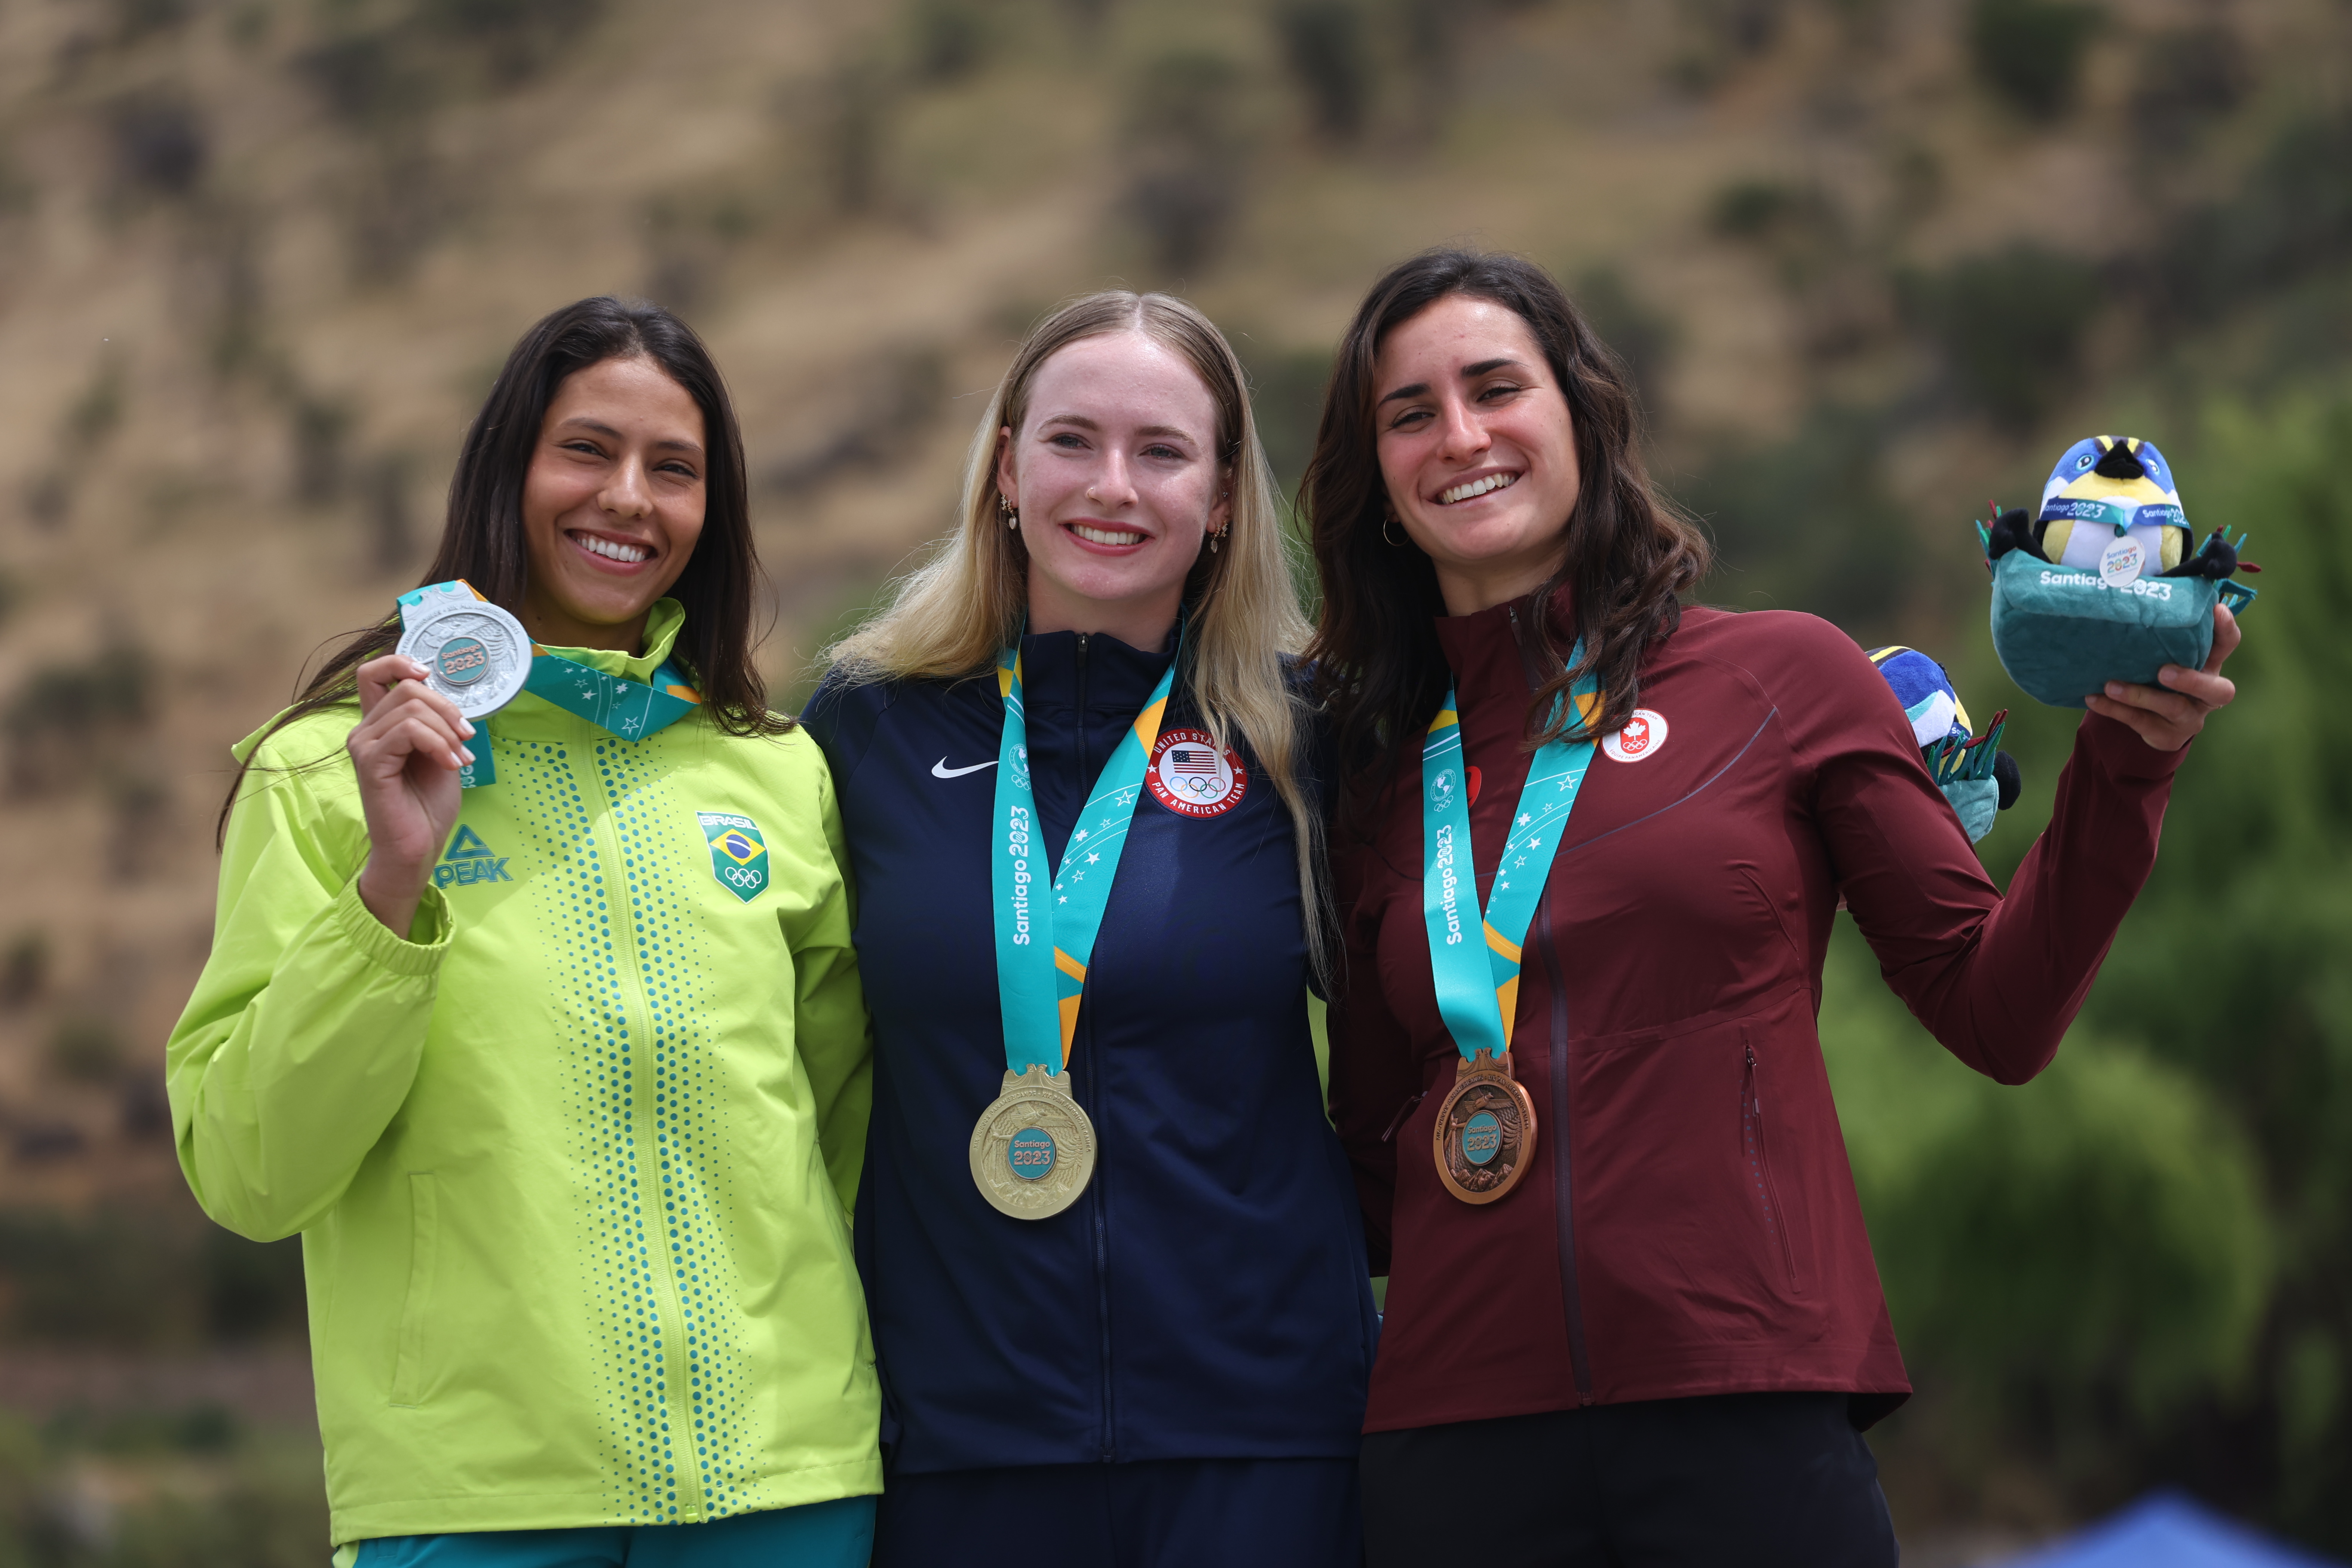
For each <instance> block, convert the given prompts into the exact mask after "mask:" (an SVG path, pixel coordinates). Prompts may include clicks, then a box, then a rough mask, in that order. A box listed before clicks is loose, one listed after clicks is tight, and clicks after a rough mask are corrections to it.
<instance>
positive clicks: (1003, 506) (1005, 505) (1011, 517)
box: [996, 490, 1021, 528]
mask: <svg viewBox="0 0 2352 1568" xmlns="http://www.w3.org/2000/svg"><path fill="white" fill-rule="evenodd" d="M996 515H997V516H999V517H1001V518H1003V520H1004V526H1005V527H1007V528H1019V527H1020V526H1021V509H1020V508H1019V507H1017V506H1014V505H1013V503H1012V502H1011V501H1009V500H1005V499H1004V492H1003V491H1002V490H999V491H997V493H996Z"/></svg>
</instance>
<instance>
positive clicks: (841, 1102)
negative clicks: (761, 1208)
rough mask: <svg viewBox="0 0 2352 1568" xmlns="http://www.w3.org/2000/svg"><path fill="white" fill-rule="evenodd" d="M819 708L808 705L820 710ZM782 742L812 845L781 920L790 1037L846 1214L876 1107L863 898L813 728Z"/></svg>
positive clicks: (802, 838)
mask: <svg viewBox="0 0 2352 1568" xmlns="http://www.w3.org/2000/svg"><path fill="white" fill-rule="evenodd" d="M815 706H816V705H815V704H814V703H812V704H811V708H812V709H814V707H815ZM782 743H783V744H784V745H785V747H786V748H787V749H788V750H790V751H793V752H800V753H802V754H803V756H804V757H805V762H804V763H803V766H802V767H801V768H800V769H796V770H795V778H794V784H795V786H796V788H795V795H796V796H797V798H798V799H800V800H801V801H803V802H804V803H805V809H806V810H807V811H808V812H809V813H810V820H807V821H805V822H803V823H800V824H796V825H795V826H796V828H797V829H798V831H797V832H796V833H795V834H794V835H793V837H794V838H795V839H796V840H798V841H799V842H801V843H803V845H804V846H805V847H806V859H805V864H804V865H803V868H802V871H803V875H805V876H806V877H807V878H808V879H809V887H808V888H807V889H806V896H805V897H803V898H799V899H789V900H785V901H784V902H783V904H782V906H781V909H782V912H781V913H780V914H779V916H778V919H779V921H780V922H781V924H782V931H783V938H784V945H785V947H786V948H787V949H788V950H789V951H790V952H791V954H792V963H793V1044H794V1048H795V1049H796V1050H797V1051H798V1052H799V1054H800V1058H801V1066H802V1070H803V1071H804V1072H806V1073H807V1074H808V1081H809V1089H810V1091H811V1093H812V1094H813V1095H814V1099H815V1102H816V1119H817V1142H818V1143H819V1145H820V1146H821V1147H822V1148H823V1150H824V1165H825V1173H826V1174H827V1176H829V1177H830V1178H831V1180H832V1182H833V1185H834V1190H835V1192H836V1193H837V1194H839V1195H840V1198H841V1205H842V1208H843V1210H844V1212H847V1211H848V1210H849V1209H850V1208H851V1207H852V1206H853V1205H855V1203H856V1197H857V1178H858V1173H859V1172H860V1171H861V1170H862V1169H863V1168H864V1165H865V1162H866V1120H867V1117H868V1116H869V1114H870V1113H871V1111H872V1110H873V1104H874V1037H873V1027H872V1025H871V1023H870V1021H869V1020H868V1019H867V1017H866V990H865V986H864V984H862V983H861V981H860V980H859V978H858V973H857V950H856V947H855V946H854V945H852V942H851V938H852V936H853V934H854V933H855V931H856V922H857V914H856V892H855V889H854V887H853V885H852V883H851V881H850V869H849V864H850V862H849V840H848V837H847V835H846V834H845V832H844V830H843V827H842V820H841V802H840V799H839V796H838V795H837V794H836V793H835V784H834V773H833V769H832V768H831V766H829V765H828V759H827V758H826V756H825V755H824V753H823V752H820V751H819V750H818V736H817V734H816V732H815V726H814V725H810V724H805V723H804V725H803V731H801V732H796V733H788V734H786V735H785V736H783V737H782Z"/></svg>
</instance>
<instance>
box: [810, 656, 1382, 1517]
mask: <svg viewBox="0 0 2352 1568" xmlns="http://www.w3.org/2000/svg"><path fill="white" fill-rule="evenodd" d="M1022 647H1023V658H1024V665H1023V681H1024V697H1025V700H1026V707H1027V716H1028V730H1029V752H1030V763H1031V766H1030V773H1031V777H1032V779H1033V781H1034V789H1035V792H1036V800H1037V813H1038V817H1039V820H1040V825H1041V826H1042V827H1043V830H1044V837H1045V845H1046V848H1047V851H1048V853H1049V854H1050V855H1051V856H1052V858H1053V864H1054V865H1055V868H1057V869H1058V868H1059V866H1060V864H1061V855H1062V849H1063V846H1064V845H1065V843H1066V841H1067V839H1068V837H1069V833H1070V830H1071V827H1072V825H1073V824H1074V822H1075V821H1076V816H1077V814H1078V811H1079V809H1080V807H1081V806H1083V805H1084V804H1085V802H1086V799H1087V793H1088V788H1089V786H1090V785H1091V784H1093V783H1094V781H1095V778H1096V776H1097V774H1098V773H1100V772H1101V770H1102V767H1103V764H1104V763H1105V762H1107V761H1108V758H1109V756H1110V753H1111V750H1112V748H1113V747H1114V746H1116V745H1117V744H1118V740H1119V738H1120V736H1121V735H1123V734H1124V733H1125V732H1126V731H1127V730H1128V728H1129V726H1130V725H1131V724H1132V723H1133V722H1134V721H1135V717H1136V715H1137V714H1138V713H1139V712H1140V711H1141V710H1142V708H1143V704H1144V701H1145V700H1146V699H1147V698H1148V697H1149V696H1150V693H1151V689H1152V687H1153V686H1154V685H1155V684H1157V682H1158V681H1159V679H1160V672H1161V671H1162V670H1163V669H1165V668H1167V662H1168V657H1167V656H1166V655H1164V654H1144V653H1139V652H1138V651H1136V650H1135V649H1134V648H1132V647H1129V646H1127V645H1126V644H1124V643H1121V642H1118V641H1117V640H1115V639H1114V638H1111V637H1106V636H1103V635H1101V634H1094V635H1091V636H1088V635H1085V634H1079V633H1074V632H1056V633H1049V634H1046V635H1043V636H1037V637H1028V638H1026V639H1024V643H1023V645H1022ZM992 673H993V672H991V674H992ZM804 718H805V719H806V721H807V723H808V725H809V728H810V730H811V731H812V732H813V733H814V735H815V737H816V739H817V740H818V742H820V743H821V744H822V745H823V746H824V751H825V754H826V755H827V757H829V758H830V759H831V761H832V763H833V774H834V781H835V787H836V790H837V792H838V793H839V795H840V797H841V805H842V815H843V817H844V820H845V824H846V826H847V828H848V834H849V846H850V859H851V867H852V874H853V876H854V878H855V879H856V891H857V924H856V942H857V952H858V962H859V964H860V966H861V969H862V971H863V973H864V976H865V981H866V1000H867V1003H868V1005H869V1006H870V1007H871V1008H872V1011H873V1016H874V1039H875V1047H876V1048H875V1075H874V1121H873V1128H872V1131H871V1133H870V1134H869V1136H868V1139H867V1142H866V1172H865V1177H864V1179H863V1181H862V1182H861V1184H859V1187H858V1193H857V1215H856V1251H857V1261H858V1266H859V1268H861V1269H862V1270H863V1272H864V1275H865V1280H866V1303H867V1306H868V1308H869V1309H870V1310H871V1313H872V1316H873V1321H874V1340H875V1347H876V1352H877V1356H878V1359H879V1361H880V1365H881V1373H882V1386H883V1399H884V1414H883V1421H882V1440H883V1442H884V1444H885V1445H886V1447H887V1451H888V1457H889V1462H890V1465H891V1467H892V1468H894V1469H896V1470H899V1471H905V1472H909V1473H912V1472H921V1471H938V1470H958V1469H971V1468H988V1467H994V1466H1010V1465H1060V1464H1077V1463H1090V1462H1104V1461H1113V1460H1130V1459H1180V1458H1353V1457H1354V1455H1355V1453H1356V1450H1357V1447H1358V1444H1359V1441H1360V1437H1359V1434H1360V1430H1361V1427H1362V1422H1363V1413H1364V1393H1365V1384H1366V1377H1367V1373H1368V1371H1369V1369H1370V1363H1371V1354H1372V1343H1373V1336H1374V1320H1373V1316H1372V1303H1371V1296H1370V1289H1368V1281H1367V1279H1366V1270H1365V1267H1364V1245H1363V1237H1362V1230H1361V1225H1360V1219H1359V1217H1358V1213H1357V1207H1356V1200H1355V1194H1354V1189H1353V1185H1352V1183H1351V1179H1350V1176H1349V1167H1348V1163H1347V1160H1346V1158H1345V1157H1344V1155H1343V1154H1342V1153H1341V1152H1340V1149H1339V1141H1338V1139H1337V1137H1336V1136H1335V1135H1334V1134H1333V1132H1332V1131H1331V1128H1330V1125H1329V1123H1328V1122H1327V1121H1325V1119H1324V1113H1323V1105H1322V1100H1321V1096H1320V1094H1319V1092H1318V1089H1317V1086H1316V1079H1315V1059H1314V1047H1313V1043H1312V1040H1311V1038H1310V1037H1309V1035H1308V1031H1307V1012H1306V999H1307V975H1308V971H1307V954H1306V944H1305V941H1304V939H1303V937H1302V935H1301V931H1300V926H1299V915H1300V911H1299V899H1298V873H1297V854H1296V849H1295V840H1294V838H1293V837H1292V825H1291V820H1290V814H1289V813H1288V811H1287V810H1286V809H1285V807H1284V805H1283V803H1282V800H1281V798H1280V796H1278V795H1276V793H1275V791H1274V789H1273V787H1272V786H1271V785H1270V784H1267V783H1266V782H1265V779H1264V778H1263V777H1262V776H1260V775H1259V774H1258V772H1257V769H1256V766H1255V760H1254V759H1253V758H1251V757H1250V756H1248V755H1247V753H1245V752H1244V753H1242V756H1241V760H1242V763H1243V766H1244V770H1246V773H1247V781H1246V783H1245V784H1244V786H1243V788H1242V791H1241V793H1240V797H1239V799H1238V800H1237V801H1234V802H1233V803H1232V804H1231V805H1230V806H1229V807H1228V808H1226V809H1224V810H1222V811H1219V812H1216V813H1215V814H1213V815H1206V816H1188V815H1181V814H1179V813H1178V812H1176V811H1174V810H1171V808H1169V807H1168V806H1167V805H1162V804H1161V803H1160V801H1159V800H1158V799H1157V798H1156V797H1155V796H1154V795H1153V794H1152V793H1150V791H1147V792H1146V793H1145V794H1144V795H1143V796H1142V797H1141V800H1140V802H1139V805H1138V806H1137V808H1136V816H1135V825H1134V828H1133V830H1132V832H1131V833H1130V834H1129V838H1128V842H1127V847H1126V850H1125V856H1124V858H1123V859H1122V860H1121V862H1120V864H1119V868H1118V881H1117V882H1116V883H1115V884H1114V885H1113V887H1112V889H1111V894H1110V900H1109V904H1108V908H1107V909H1106V910H1105V912H1104V916H1103V924H1102V931H1101V935H1100V936H1099V938H1098V939H1097V943H1096V946H1095V952H1094V958H1093V962H1092V963H1091V964H1090V965H1089V966H1088V970H1087V990H1086V999H1085V1003H1084V1005H1083V1006H1082V1007H1081V1008H1080V1010H1079V1013H1078V1024H1077V1033H1076V1038H1075V1040H1074V1041H1073V1042H1072V1045H1071V1051H1070V1063H1069V1068H1070V1073H1071V1075H1072V1087H1073V1089H1074V1090H1075V1092H1076V1096H1077V1099H1078V1101H1079V1103H1080V1104H1082V1105H1083V1106H1085V1108H1086V1110H1087V1115H1088V1116H1090V1117H1092V1118H1093V1119H1094V1124H1095V1131H1096V1133H1097V1138H1098V1140H1099V1145H1100V1150H1101V1153H1100V1158H1099V1161H1098V1163H1097V1166H1096V1170H1095V1174H1094V1179H1093V1181H1092V1182H1091V1183H1089V1184H1088V1185H1087V1190H1086V1191H1085V1193H1083V1194H1081V1195H1080V1196H1079V1198H1078V1201H1077V1202H1076V1204H1074V1205H1071V1206H1070V1207H1069V1208H1067V1209H1066V1210H1064V1211H1063V1212H1062V1213H1061V1214H1058V1215H1054V1216H1053V1217H1052V1218H1050V1219H1045V1220H1034V1221H1032V1220H1018V1219H1013V1218H1010V1217H1008V1216H1006V1215H1001V1214H999V1213H997V1212H996V1210H994V1209H993V1208H992V1207H990V1206H989V1205H988V1203H987V1202H986V1200H984V1199H983V1198H982V1196H981V1194H980V1193H979V1191H978V1189H977V1188H975V1187H974V1186H973V1184H972V1179H971V1164H970V1161H969V1157H968V1154H967V1149H968V1146H969V1143H970V1140H971V1130H972V1124H973V1123H974V1122H975V1121H977V1120H978V1119H979V1117H980V1113H981V1111H982V1110H983V1109H984V1108H985V1107H986V1106H987V1105H988V1103H989V1102H990V1101H991V1100H994V1099H995V1098H996V1096H997V1094H998V1092H999V1091H1000V1089H1002V1087H1003V1079H1004V1035H1003V1023H1002V1020H1001V1018H1000V1016H999V1014H998V1011H997V992H996V951H995V938H994V932H993V930H992V926H991V924H990V917H991V910H990V885H989V847H990V844H991V841H992V840H991V834H990V823H991V820H992V802H993V800H994V795H995V789H996V776H995V775H996V770H995V767H994V766H993V763H994V762H995V759H996V754H997V744H998V741H999V737H1000V733H1001V731H1002V729H1003V719H1004V707H1003V702H1002V700H1000V699H999V698H998V696H997V690H996V682H995V680H994V679H992V678H982V679H969V680H962V681H957V682H952V683H950V682H943V681H891V682H887V683H882V684H872V685H863V686H844V685H842V684H839V683H837V682H833V681H828V682H827V683H826V685H825V686H824V688H822V689H820V690H819V691H818V693H817V695H816V697H815V698H814V700H812V701H811V703H810V704H809V709H808V712H807V713H806V714H805V715H804ZM1192 725H1197V720H1195V719H1194V718H1192V710H1191V709H1190V707H1189V705H1188V703H1187V702H1186V700H1185V698H1184V695H1183V692H1182V689H1181V686H1180V688H1179V689H1178V692H1177V694H1176V697H1175V699H1174V700H1171V702H1170V704H1169V710H1168V712H1167V714H1166V715H1165V716H1164V719H1163V722H1162V725H1161V733H1162V734H1163V735H1165V734H1167V733H1168V731H1170V730H1172V729H1181V728H1184V727H1187V726H1192ZM1200 760H1201V758H1200V755H1199V753H1197V752H1195V753H1193V754H1192V757H1190V758H1189V759H1182V758H1180V759H1176V761H1177V762H1186V761H1190V762H1192V763H1193V764H1194V765H1195V766H1197V765H1198V763H1199V762H1200ZM1180 782H1181V781H1180Z"/></svg>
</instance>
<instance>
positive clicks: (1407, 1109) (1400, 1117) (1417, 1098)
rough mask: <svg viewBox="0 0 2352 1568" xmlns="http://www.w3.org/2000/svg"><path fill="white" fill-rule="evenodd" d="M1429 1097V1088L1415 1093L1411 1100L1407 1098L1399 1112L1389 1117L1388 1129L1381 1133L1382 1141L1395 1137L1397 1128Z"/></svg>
mask: <svg viewBox="0 0 2352 1568" xmlns="http://www.w3.org/2000/svg"><path fill="white" fill-rule="evenodd" d="M1428 1098H1429V1090H1427V1089H1423V1090H1422V1091H1421V1092H1420V1093H1419V1094H1416V1095H1414V1096H1413V1097H1412V1099H1411V1100H1406V1101H1405V1102H1404V1104H1403V1105H1402V1107H1400V1108H1399V1109H1398V1110H1397V1113H1396V1114H1395V1115H1394V1116H1391V1117H1390V1118H1389V1125H1388V1131H1385V1132H1383V1133H1381V1142H1383V1143H1385V1142H1388V1141H1389V1140H1390V1139H1391V1138H1393V1137H1395V1136H1396V1130H1397V1129H1398V1128H1400V1127H1402V1126H1403V1125H1404V1119H1405V1118H1406V1117H1408V1116H1411V1115H1412V1113H1413V1110H1414V1108H1415V1107H1417V1106H1418V1105H1420V1104H1421V1102H1422V1101H1423V1100H1427V1099H1428Z"/></svg>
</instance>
